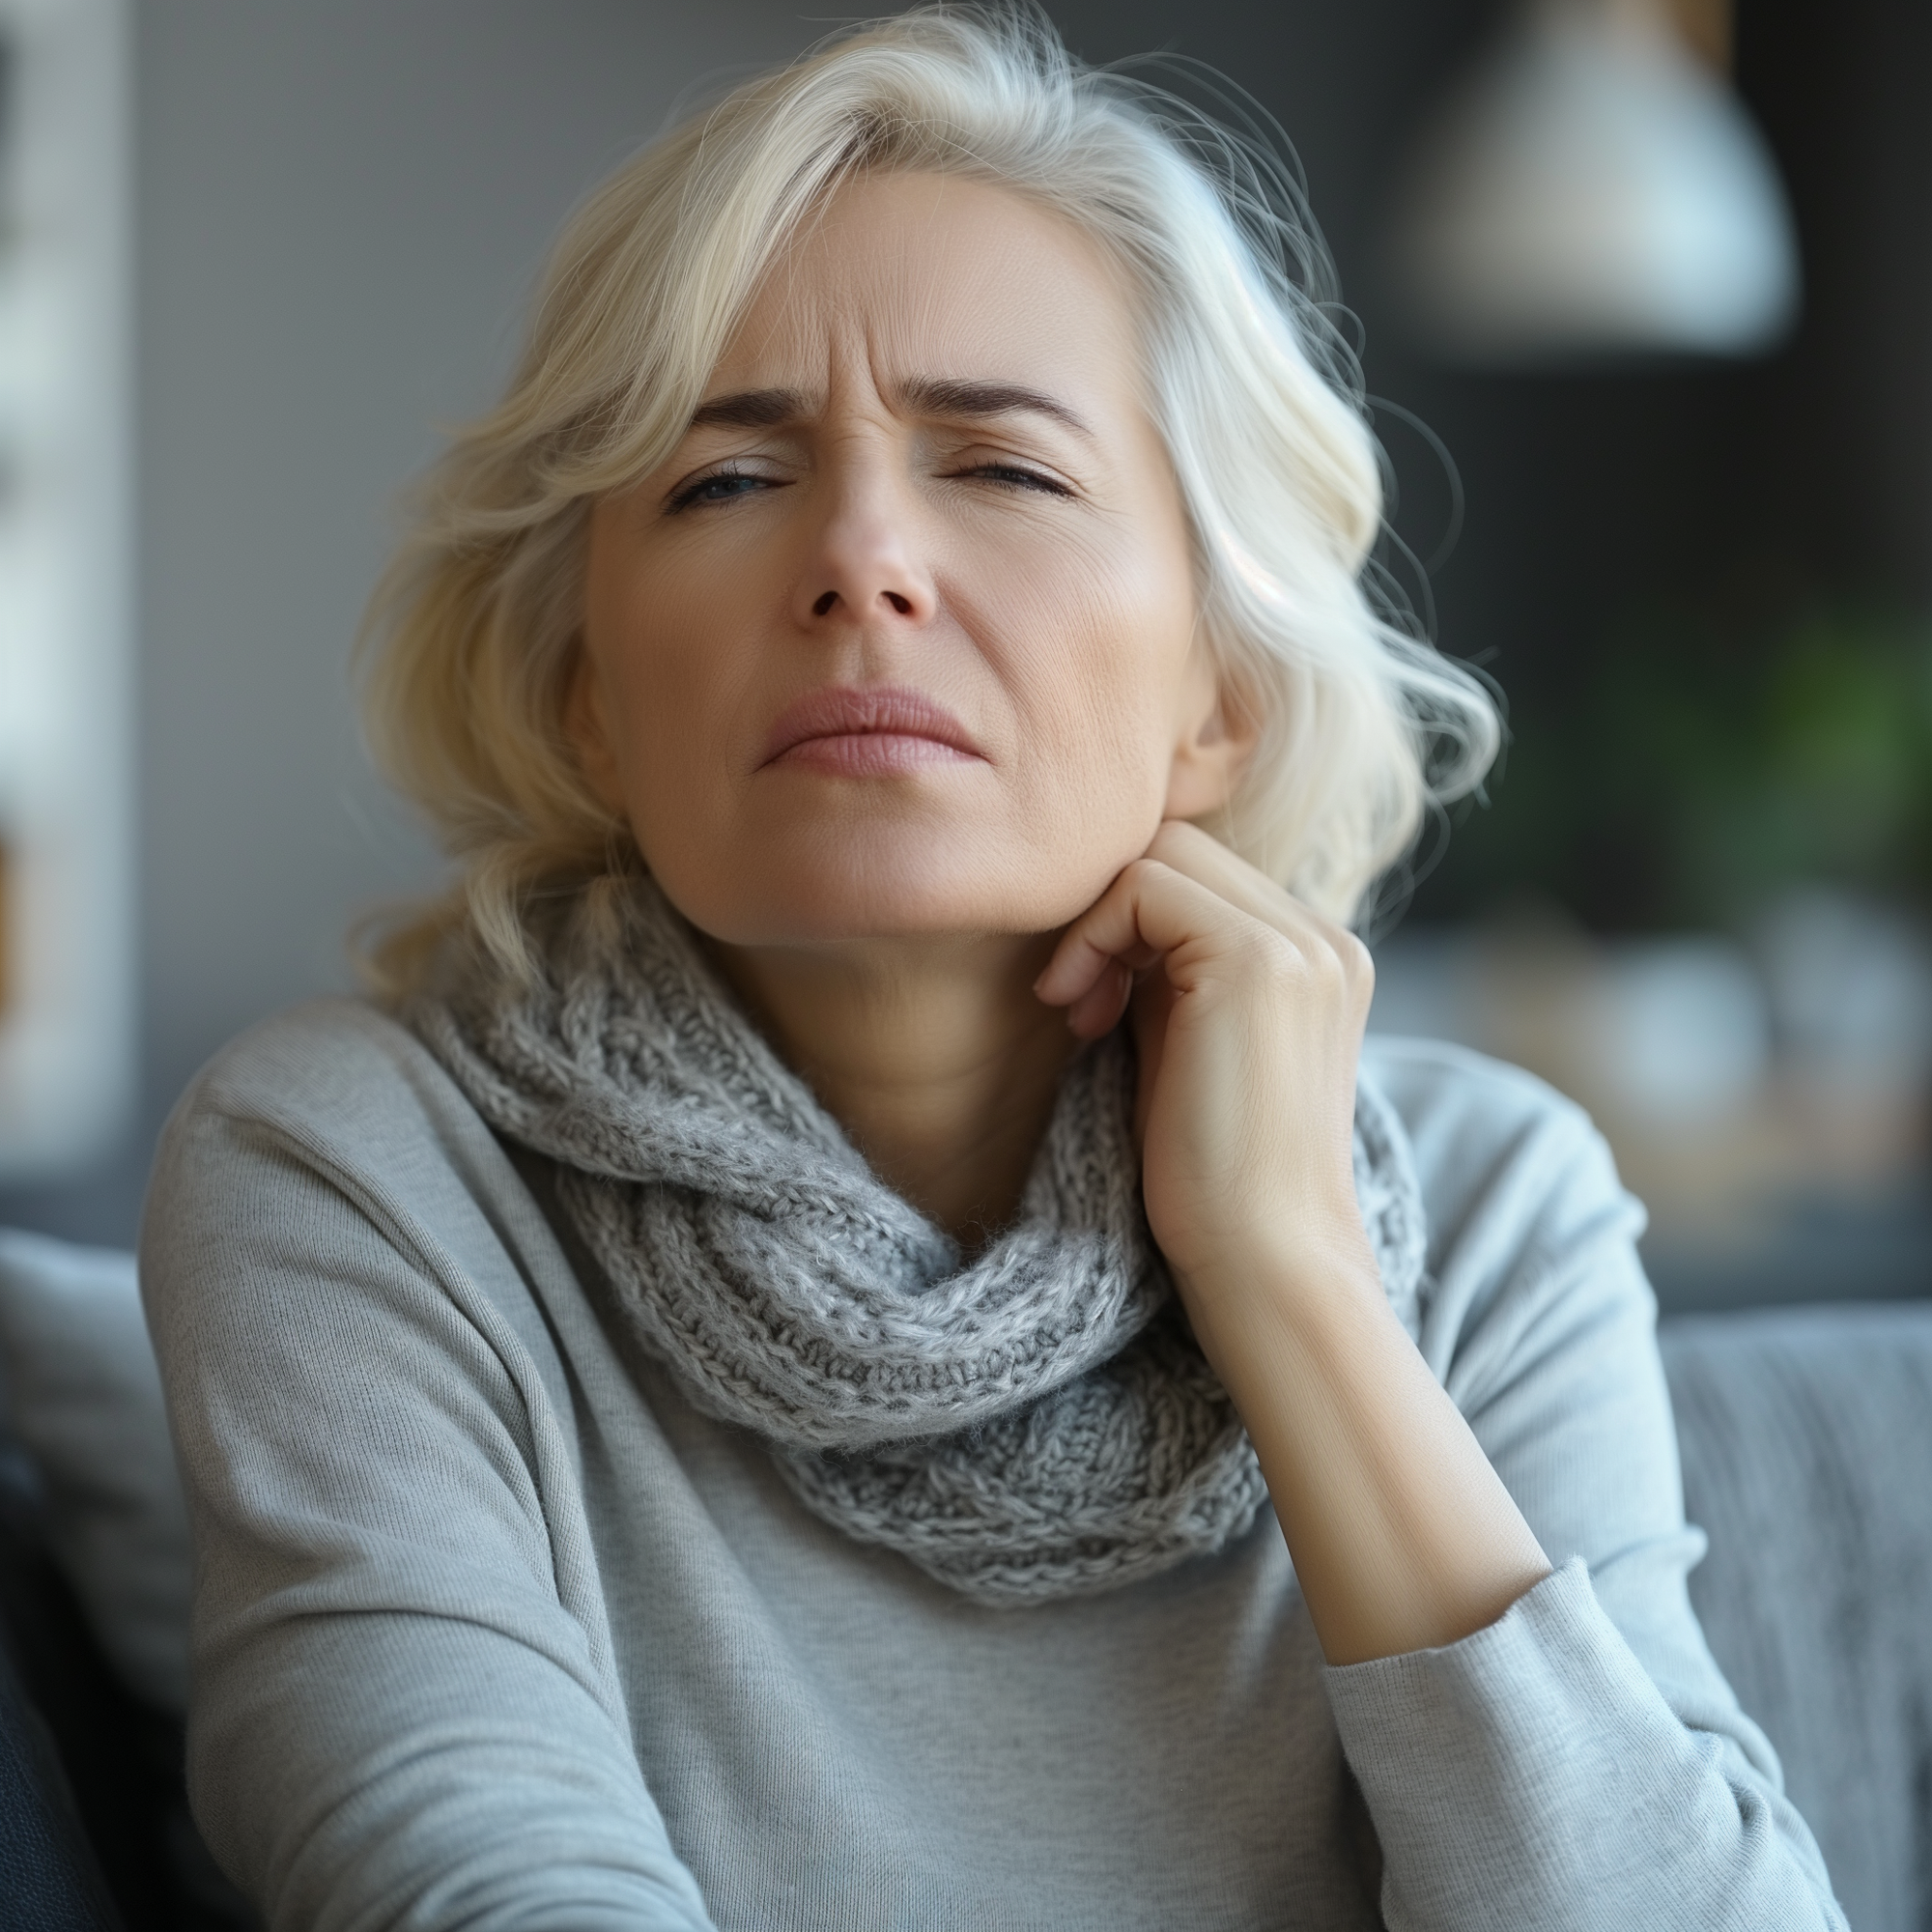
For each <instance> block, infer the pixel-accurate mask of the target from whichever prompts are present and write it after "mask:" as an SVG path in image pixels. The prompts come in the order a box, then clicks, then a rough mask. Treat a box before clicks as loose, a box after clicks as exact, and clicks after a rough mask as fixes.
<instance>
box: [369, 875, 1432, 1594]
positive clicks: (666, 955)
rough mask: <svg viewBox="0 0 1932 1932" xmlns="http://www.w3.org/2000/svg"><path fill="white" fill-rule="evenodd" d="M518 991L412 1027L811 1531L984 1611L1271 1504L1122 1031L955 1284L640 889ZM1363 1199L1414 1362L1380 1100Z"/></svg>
mask: <svg viewBox="0 0 1932 1932" xmlns="http://www.w3.org/2000/svg"><path fill="white" fill-rule="evenodd" d="M543 947H544V972H543V974H542V976H541V977H540V979H539V980H537V982H536V983H534V984H526V985H518V984H515V983H513V982H511V981H510V980H507V979H505V978H504V977H503V976H502V975H501V974H499V973H496V972H494V971H492V970H491V969H490V968H489V967H487V966H486V965H485V964H484V963H483V962H482V956H481V952H480V949H471V950H469V951H468V952H465V953H464V954H463V963H461V964H459V965H457V966H456V967H455V968H454V969H453V970H452V971H451V973H450V974H449V975H448V976H447V977H446V979H445V981H444V983H443V985H442V987H441V988H440V990H439V991H438V992H436V993H434V994H426V995H422V996H419V997H418V998H417V999H416V1000H415V1001H414V1002H413V1003H412V1006H411V1007H410V1009H409V1010H408V1012H407V1015H406V1017H407V1018H408V1019H409V1021H410V1023H411V1024H412V1026H413V1028H414V1029H415V1031H416V1032H417V1033H418V1035H419V1036H420V1037H422V1038H423V1040H424V1041H425V1042H426V1043H427V1044H428V1045H429V1047H430V1049H431V1050H432V1052H434V1053H435V1054H436V1056H437V1057H438V1059H439V1060H440V1061H441V1063H442V1065H444V1066H445V1067H446V1068H447V1069H448V1070H449V1072H450V1074H451V1075H452V1077H453V1078H454V1079H455V1080H456V1082H457V1084H458V1085H459V1086H460V1087H461V1088H462V1089H463V1091H464V1093H465V1094H467V1095H468V1096H469V1100H470V1101H471V1103H472V1104H473V1105H474V1106H475V1107H476V1108H477V1110H478V1111H479V1112H480V1113H481V1114H482V1116H483V1118H484V1119H485V1120H486V1121H488V1122H490V1124H491V1125H492V1126H493V1127H494V1128H496V1129H497V1131H498V1132H499V1133H501V1134H503V1135H504V1136H506V1137H507V1138H509V1139H511V1140H513V1141H516V1142H519V1143H521V1144H522V1145H524V1146H525V1147H527V1148H530V1149H532V1150H534V1151H537V1152H538V1153H540V1154H543V1155H546V1156H548V1157H550V1158H551V1159H552V1160H553V1161H554V1163H555V1164H556V1194H557V1198H558V1201H559V1202H560V1204H561V1207H562V1210H563V1212H564V1213H565V1214H566V1215H567V1216H568V1218H569V1220H570V1221H571V1223H572V1224H573V1225H574V1227H575V1229H576V1231H577V1233H578V1234H579V1236H581V1238H582V1241H583V1243H584V1245H585V1246H586V1247H587V1249H588V1250H589V1253H590V1255H591V1256H592V1258H593V1259H594V1260H595V1261H596V1263H597V1264H598V1265H599V1266H600V1267H601V1268H602V1269H603V1271H604V1273H605V1275H606V1277H607V1279H608V1283H609V1286H610V1290H611V1293H613V1294H614V1296H615V1299H616V1303H617V1306H618V1308H619V1309H620V1310H621V1313H622V1317H623V1319H624V1320H625V1321H628V1322H629V1323H630V1325H631V1327H632V1329H633V1331H634V1332H635V1335H636V1338H637V1340H638V1341H639V1343H640V1344H641V1345H642V1347H643V1348H644V1350H646V1351H647V1352H648V1353H649V1354H650V1355H652V1356H653V1357H654V1358H656V1359H657V1360H658V1361H660V1362H662V1363H663V1364H664V1365H665V1367H666V1368H667V1369H668V1371H669V1373H670V1375H671V1376H672V1377H673V1378H674V1379H675V1380H676V1381H677V1383H678V1384H679V1386H680V1387H681V1388H682V1390H683V1391H684V1393H685V1395H686V1396H687V1397H688V1398H689V1400H690V1401H691V1402H692V1403H693V1404H694V1405H695V1406H696V1407H697V1408H699V1409H702V1410H703V1411H704V1412H706V1413H707V1414H709V1415H712V1416H716V1417H718V1418H720V1419H721V1420H723V1421H725V1422H728V1423H734V1424H737V1425H740V1426H742V1427H743V1428H745V1429H748V1430H750V1431H752V1432H753V1433H754V1434H755V1435H758V1436H759V1437H761V1438H762V1439H763V1441H764V1443H765V1444H766V1446H767V1447H768V1449H769V1451H770V1453H771V1455H772V1456H773V1458H774V1460H775V1462H776V1463H777V1466H778V1469H779V1470H780V1472H781V1475H782V1476H783V1478H784V1480H785V1481H786V1483H787V1484H788V1485H789V1486H790V1488H791V1489H792V1490H793V1491H794V1492H795V1493H796V1494H797V1495H798V1496H799V1497H800V1499H801V1500H802V1501H803V1502H804V1503H805V1505H806V1506H807V1507H808V1508H809V1509H810V1510H812V1511H813V1512H814V1513H815V1514H817V1515H818V1516H820V1517H822V1518H823V1519H824V1520H826V1521H828V1522H830V1523H833V1524H835V1525H837V1527H838V1528H839V1529H840V1530H842V1531H844V1532H845V1534H847V1535H848V1536H851V1537H853V1538H855V1539H857V1540H858V1541H860V1542H862V1543H868V1544H876V1545H880V1546H883V1547H884V1548H889V1549H894V1550H896V1551H898V1552H899V1553H900V1554H901V1555H903V1556H905V1557H907V1558H908V1559H910V1560H911V1561H912V1562H913V1563H915V1564H917V1565H918V1566H919V1568H920V1569H922V1570H923V1571H924V1572H925V1573H926V1574H927V1575H928V1576H931V1577H936V1578H938V1579H939V1580H940V1581H941V1582H943V1583H946V1584H949V1585H951V1586H952V1588H954V1589H956V1590H958V1591H961V1592H962V1593H964V1594H965V1595H966V1596H968V1597H971V1598H973V1599H975V1600H977V1601H979V1602H981V1603H986V1604H1000V1605H1010V1604H1031V1603H1038V1602H1042V1601H1044V1600H1047V1599H1050V1598H1055V1597H1061V1596H1066V1595H1072V1594H1076V1593H1080V1592H1088V1591H1095V1590H1103V1589H1108V1588H1112V1587H1114V1586H1116V1585H1119V1584H1123V1583H1128V1582H1131V1581H1133V1580H1135V1579H1136V1578H1139V1577H1149V1576H1151V1575H1153V1574H1154V1573H1156V1572H1158V1571H1161V1570H1165V1569H1167V1568H1169V1567H1170V1566H1172V1565H1174V1564H1176V1563H1179V1562H1181V1561H1183V1560H1184V1559H1186V1558H1188V1557H1192V1556H1198V1555H1207V1554H1210V1553H1212V1552H1214V1551H1216V1550H1219V1549H1222V1548H1225V1547H1226V1546H1227V1545H1228V1544H1229V1543H1231V1542H1232V1541H1234V1540H1235V1539H1236V1538H1237V1537H1238V1536H1240V1535H1241V1534H1242V1533H1243V1532H1244V1531H1245V1530H1246V1529H1247V1528H1248V1526H1249V1525H1250V1523H1251V1522H1252V1521H1253V1520H1254V1518H1255V1514H1256V1512H1257V1510H1258V1509H1259V1507H1260V1505H1261V1504H1262V1502H1263V1500H1264V1496H1265V1493H1266V1492H1265V1490H1264V1485H1263V1482H1262V1477H1261V1471H1260V1468H1259V1466H1258V1465H1257V1463H1256V1461H1255V1455H1254V1451H1253V1449H1252V1448H1251V1447H1250V1445H1249V1442H1248V1439H1247V1436H1246V1435H1245V1433H1244V1432H1243V1430H1242V1428H1241V1424H1240V1419H1239V1417H1238V1416H1237V1415H1236V1412H1235V1407H1234V1405H1233V1403H1232V1402H1231V1401H1230V1400H1229V1398H1228V1395H1227V1393H1226V1391H1225V1390H1224V1389H1223V1388H1222V1386H1221V1384H1220V1382H1219V1380H1218V1379H1217V1378H1216V1377H1215V1376H1214V1373H1213V1371H1212V1370H1211V1369H1210V1368H1209V1367H1208V1363H1207V1361H1206V1359H1205V1358H1204V1357H1203V1355H1202V1354H1201V1351H1200V1350H1199V1348H1198V1347H1197V1346H1196V1344H1195V1342H1194V1339H1193V1337H1192V1335H1191V1334H1190V1332H1189V1331H1188V1328H1187V1324H1186V1321H1185V1319H1184V1317H1183V1316H1182V1315H1181V1313H1180V1310H1179V1303H1178V1301H1177V1299H1176V1297H1175V1295H1174V1292H1173V1288H1172V1285H1171V1283H1170V1282H1169V1279H1168V1276H1167V1271H1166V1268H1165V1266H1164V1264H1163V1263H1162V1261H1161V1257H1160V1253H1159V1250H1158V1249H1157V1248H1156V1247H1155V1246H1154V1244H1153V1241H1152V1239H1151V1236H1150V1235H1149V1233H1148V1228H1147V1223H1146V1219H1145V1217H1144V1215H1143V1212H1142V1208H1141V1202H1140V1186H1139V1171H1138V1161H1137V1159H1136V1155H1135V1151H1134V1145H1133V1138H1132V1124H1131V1123H1132V1111H1133V1083H1134V1072H1135V1069H1134V1060H1133V1051H1132V1047H1131V1045H1130V1043H1129V1042H1128V1041H1127V1039H1126V1038H1125V1037H1124V1033H1123V1032H1120V1033H1117V1034H1115V1035H1114V1036H1111V1037H1108V1038H1107V1039H1105V1040H1102V1041H1100V1042H1099V1043H1098V1044H1097V1045H1095V1046H1094V1047H1091V1048H1089V1049H1088V1050H1087V1051H1085V1052H1083V1053H1082V1054H1081V1055H1080V1056H1079V1057H1078V1058H1076V1059H1075V1060H1074V1062H1073V1063H1072V1065H1070V1067H1069V1068H1068V1070H1067V1072H1066V1074H1065V1079H1064V1081H1063V1083H1062V1087H1061V1092H1060V1095H1059V1099H1058V1102H1057V1105H1056V1108H1055V1111H1054V1114H1053V1117H1052V1120H1051V1122H1050V1124H1049V1125H1048V1127H1047V1130H1046V1135H1045V1139H1044V1141H1043V1143H1042V1145H1041V1147H1040V1149H1039V1151H1038V1154H1037V1157H1036V1159H1035V1162H1034V1165H1033V1169H1032V1174H1031V1178H1030V1179H1028V1181H1027V1184H1026V1190H1025V1194H1024V1198H1023V1200H1022V1203H1021V1207H1020V1212H1019V1217H1018V1219H1017V1221H1016V1222H1015V1223H1014V1224H1013V1225H1012V1226H1011V1227H1010V1228H1009V1229H1007V1230H1006V1231H1004V1232H1003V1233H1001V1234H999V1235H997V1236H995V1237H994V1238H993V1239H992V1240H991V1242H990V1243H989V1244H988V1245H987V1247H986V1248H985V1249H984V1251H983V1252H982V1253H980V1255H979V1256H978V1257H977V1258H976V1259H975V1260H973V1261H971V1262H970V1263H964V1264H962V1259H961V1256H960V1253H959V1250H958V1248H957V1247H956V1246H955V1244H954V1243H953V1242H952V1240H951V1239H950V1238H949V1237H948V1236H946V1235H945V1234H943V1233H942V1232H941V1231H940V1230H939V1229H938V1228H936V1227H934V1226H933V1224H932V1223H931V1222H930V1221H928V1220H927V1219H926V1218H925V1217H924V1216H923V1214H921V1213H920V1212H919V1211H918V1210H917V1209H916V1208H913V1207H912V1206H911V1205H910V1204H909V1203H908V1202H906V1201H905V1200H903V1199H902V1198H901V1197H900V1196H899V1195H897V1194H895V1193H894V1192H893V1190H892V1189H891V1188H890V1187H888V1186H886V1185H885V1184H884V1183H883V1182H882V1181H881V1180H880V1179H878V1177H877V1176H876V1175H874V1174H873V1173H872V1171H871V1169H870V1168H869V1167H868V1166H867V1163H866V1161H865V1159H864V1158H863V1157H862V1156H861V1155H860V1153H859V1152H858V1151H857V1150H856V1149H855V1148H854V1147H853V1146H852V1144H851V1142H850V1141H848V1140H847V1139H846V1137H845V1135H844V1133H843V1131H842V1130H841V1129H840V1128H839V1126H838V1122H836V1121H834V1120H833V1119H832V1117H831V1116H830V1115H829V1114H827V1113H826V1111H825V1110H824V1109H823V1108H822V1107H821V1106H820V1105H819V1104H818V1103H817V1101H816V1100H815V1099H814V1098H813V1097H812V1095H811V1094H810V1090H809V1089H808V1088H807V1087H806V1085H805V1083H804V1082H803V1081H802V1080H801V1079H799V1077H798V1076H797V1075H796V1074H794V1073H793V1072H791V1071H790V1069H789V1068H787V1067H786V1066H785V1065H784V1064H783V1063H782V1062H781V1060H780V1059H779V1058H778V1056H777V1054H776V1053H774V1052H773V1050H772V1048H771V1047H770V1046H769V1045H768V1044H767V1042H766V1041H765V1039H764V1038H763V1037H762V1036H761V1035H760V1034H759V1033H758V1032H757V1030H756V1029H755V1028H754V1027H753V1025H752V1024H751V1022H750V1021H749V1020H748V1019H747V1018H746V1017H745V1015H744V1013H743V1011H742V1010H741V1009H740V1008H739V1007H738V1005H737V1004H736V1002H735V1001H734V999H733V998H732V996H731V995H730V994H729V992H728V991H726V989H725V986H724V985H723V983H722V982H721V980H719V979H718V977H717V975H716V973H715V972H714V970H713V969H712V967H711V965H710V964H709V962H708V961H707V960H706V958H705V957H704V954H703V953H702V952H701V951H700V950H699V947H698V945H697V944H696V939H695V936H694V934H693V933H692V930H691V928H690V927H689V926H688V925H687V924H686V923H685V922H684V921H683V920H682V919H681V918H680V917H679V916H678V915H677V914H676V913H675V912H674V911H673V910H672V909H671V908H670V906H669V905H668V902H667V901H666V900H665V899H664V897H663V895H661V894H660V893H659V891H658V890H657V888H656V887H655V886H654V885H652V884H651V883H650V882H649V881H647V880H640V881H638V882H637V883H636V884H635V885H627V886H625V887H624V888H622V889H621V890H620V891H619V892H616V893H611V892H607V891H598V892H594V893H591V894H585V895H578V896H577V897H575V898H574V899H572V900H570V901H568V902H566V904H564V905H563V906H562V907H561V908H559V909H558V910H557V911H556V912H555V914H554V918H553V921H552V924H551V927H550V929H549V930H548V932H547V933H546V934H545V935H544V938H543ZM1354 1152H1355V1184H1356V1192H1357V1195H1358V1198H1359V1200H1360V1204H1361V1208H1362V1213H1363V1218H1364V1222H1365V1225H1366V1226H1367V1229H1368V1232H1369V1236H1370V1238H1371V1241H1372V1243H1373V1244H1374V1248H1375V1252H1376V1255H1377V1258H1378V1262H1379V1264H1380V1266H1381V1272H1382V1280H1383V1285H1384V1287H1385V1289H1386V1291H1387V1293H1388V1294H1389V1297H1390V1300H1391V1301H1392V1303H1393V1304H1394V1306H1395V1309H1396V1311H1397V1313H1398V1314H1399V1315H1400V1316H1401V1317H1402V1318H1403V1320H1404V1321H1405V1322H1406V1324H1407V1325H1408V1326H1409V1328H1410V1330H1411V1332H1413V1329H1414V1327H1415V1322H1416V1298H1417V1292H1418V1287H1419V1283H1420V1277H1421V1273H1422V1250H1423V1237H1424V1230H1423V1220H1422V1209H1421V1203H1420V1198H1419V1195H1418V1192H1417V1188H1416V1183H1415V1178H1414V1174H1413V1170H1412V1167H1411V1162H1410V1156H1409V1152H1408V1147H1407V1142H1406V1137H1405V1135H1404V1133H1403V1130H1402V1127H1401V1125H1400V1123H1399V1122H1397V1120H1396V1119H1395V1117H1394V1115H1393V1113H1392V1112H1391V1110H1390V1108H1389V1106H1388V1104H1387V1102H1386V1101H1385V1100H1383V1099H1382V1098H1380V1096H1379V1095H1378V1094H1376V1093H1375V1092H1374V1090H1373V1089H1372V1088H1371V1087H1370V1086H1369V1085H1368V1084H1367V1083H1366V1082H1365V1083H1363V1084H1361V1085H1360V1086H1359V1087H1358V1089H1357V1094H1356V1104H1355V1147H1354Z"/></svg>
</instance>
